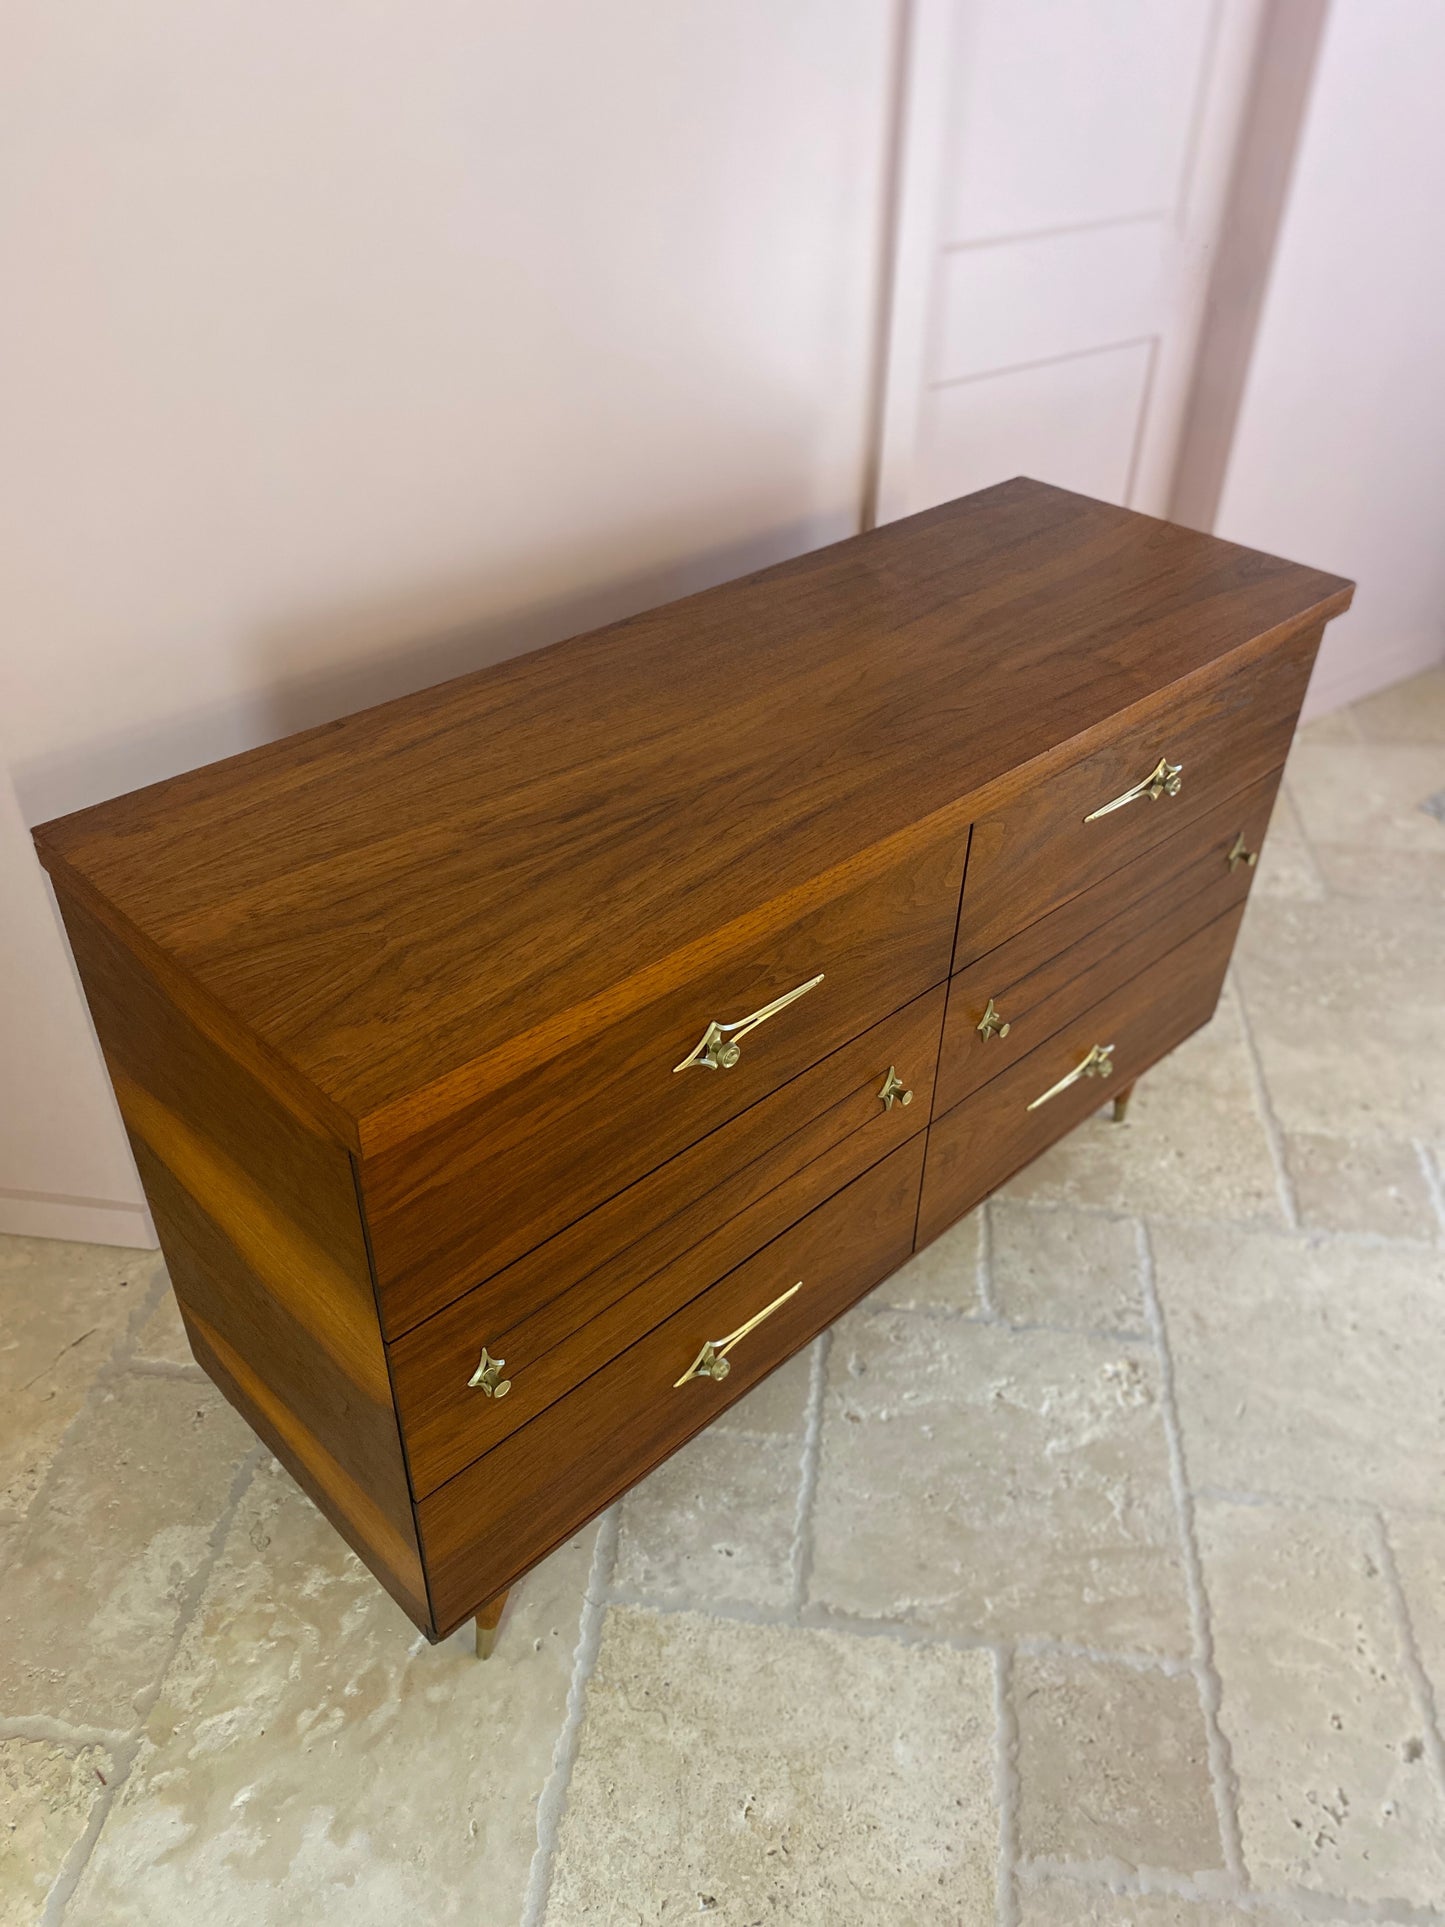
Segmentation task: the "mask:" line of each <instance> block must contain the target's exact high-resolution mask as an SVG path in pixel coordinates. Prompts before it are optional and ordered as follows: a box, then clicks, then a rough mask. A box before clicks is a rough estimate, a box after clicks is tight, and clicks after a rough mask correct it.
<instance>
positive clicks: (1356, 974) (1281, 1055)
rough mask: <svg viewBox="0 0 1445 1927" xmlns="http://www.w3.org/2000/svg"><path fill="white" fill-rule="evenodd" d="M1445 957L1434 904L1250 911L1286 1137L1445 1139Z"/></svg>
mask: <svg viewBox="0 0 1445 1927" xmlns="http://www.w3.org/2000/svg"><path fill="white" fill-rule="evenodd" d="M1442 834H1445V826H1442ZM1442 956H1445V908H1435V907H1433V906H1431V905H1430V904H1427V903H1420V902H1399V903H1394V904H1392V905H1391V906H1390V908H1389V910H1388V912H1385V911H1382V909H1381V908H1380V906H1379V905H1360V904H1357V903H1354V902H1350V901H1347V900H1344V899H1342V898H1338V897H1331V898H1329V899H1328V900H1327V901H1326V902H1324V903H1296V902H1284V901H1281V900H1278V899H1276V900H1273V901H1266V900H1264V899H1261V900H1259V901H1258V902H1252V903H1251V904H1250V906H1249V912H1248V914H1247V915H1246V917H1245V920H1244V926H1243V928H1242V930H1241V932H1240V938H1239V948H1238V950H1237V952H1236V954H1235V966H1234V967H1235V971H1236V974H1237V976H1238V978H1239V982H1240V985H1241V988H1242V990H1243V993H1244V999H1245V1003H1246V1006H1247V1008H1248V1010H1249V1014H1250V1019H1251V1022H1252V1024H1253V1028H1254V1034H1255V1041H1256V1043H1257V1044H1258V1047H1259V1056H1260V1063H1261V1065H1262V1066H1263V1070H1264V1076H1265V1081H1266V1083H1267V1085H1268V1087H1269V1094H1270V1100H1271V1103H1272V1104H1273V1107H1274V1111H1275V1114H1276V1116H1277V1117H1278V1119H1279V1121H1280V1124H1281V1125H1282V1126H1283V1128H1284V1129H1285V1130H1286V1131H1291V1132H1293V1131H1314V1132H1319V1133H1321V1134H1322V1135H1325V1136H1329V1135H1331V1134H1332V1133H1337V1132H1339V1131H1341V1130H1345V1131H1346V1132H1347V1133H1348V1135H1349V1136H1351V1137H1356V1138H1362V1137H1387V1138H1394V1139H1404V1140H1408V1139H1410V1138H1414V1137H1420V1136H1428V1137H1434V1136H1440V1135H1442V1134H1445V997H1442V996H1441V995H1440V959H1441V958H1442ZM1235 1215H1238V1214H1235Z"/></svg>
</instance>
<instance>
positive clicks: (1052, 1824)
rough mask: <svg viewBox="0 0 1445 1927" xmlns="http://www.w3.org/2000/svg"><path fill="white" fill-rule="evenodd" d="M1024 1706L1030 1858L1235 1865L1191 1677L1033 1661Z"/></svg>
mask: <svg viewBox="0 0 1445 1927" xmlns="http://www.w3.org/2000/svg"><path fill="white" fill-rule="evenodd" d="M1014 1704H1015V1706H1016V1707H1017V1709H1018V1713H1017V1717H1018V1756H1017V1770H1018V1788H1019V1794H1018V1803H1019V1804H1018V1844H1019V1851H1020V1853H1022V1854H1023V1855H1024V1856H1025V1857H1034V1856H1041V1857H1043V1858H1044V1859H1048V1860H1073V1861H1105V1860H1110V1861H1119V1862H1122V1863H1123V1864H1125V1865H1127V1866H1131V1867H1135V1868H1138V1867H1167V1868H1171V1869H1173V1870H1174V1871H1175V1872H1177V1873H1180V1874H1189V1875H1192V1874H1197V1873H1200V1872H1204V1871H1211V1870H1213V1869H1216V1868H1220V1867H1222V1866H1223V1865H1224V1857H1223V1851H1222V1848H1221V1845H1220V1839H1219V1822H1218V1819H1217V1817H1216V1815H1215V1811H1214V1794H1213V1789H1212V1787H1211V1784H1210V1778H1209V1754H1208V1740H1207V1736H1206V1733H1205V1729H1204V1715H1203V1713H1202V1711H1201V1709H1200V1702H1199V1690H1198V1687H1197V1686H1196V1684H1195V1681H1194V1677H1193V1675H1192V1674H1191V1673H1175V1674H1166V1673H1162V1672H1159V1671H1156V1670H1154V1669H1152V1668H1144V1667H1138V1666H1122V1665H1118V1664H1111V1663H1109V1662H1107V1661H1103V1660H1091V1659H1085V1658H1081V1657H1078V1656H1076V1655H1074V1654H1066V1653H1045V1654H1039V1653H1021V1654H1020V1655H1019V1658H1018V1661H1017V1663H1016V1665H1015V1669H1014Z"/></svg>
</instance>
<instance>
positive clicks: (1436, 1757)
mask: <svg viewBox="0 0 1445 1927" xmlns="http://www.w3.org/2000/svg"><path fill="white" fill-rule="evenodd" d="M1374 1527H1375V1538H1376V1541H1377V1544H1378V1546H1379V1557H1380V1570H1381V1571H1382V1572H1383V1573H1384V1575H1385V1584H1386V1585H1387V1586H1388V1588H1389V1592H1390V1603H1391V1605H1392V1606H1393V1607H1394V1609H1395V1618H1396V1620H1397V1621H1398V1622H1399V1630H1400V1644H1401V1647H1402V1649H1403V1651H1404V1655H1405V1672H1406V1675H1407V1676H1408V1678H1409V1681H1410V1687H1411V1690H1412V1691H1413V1693H1414V1695H1415V1698H1416V1700H1417V1701H1418V1703H1419V1707H1420V1718H1421V1720H1422V1722H1423V1723H1424V1727H1425V1747H1426V1751H1427V1752H1428V1753H1429V1755H1430V1766H1431V1769H1432V1771H1433V1772H1434V1775H1435V1786H1436V1790H1437V1792H1438V1793H1439V1795H1440V1797H1441V1799H1442V1800H1445V1740H1442V1737H1441V1732H1440V1708H1439V1706H1438V1704H1437V1703H1436V1699H1435V1691H1434V1688H1433V1687H1432V1686H1431V1684H1430V1676H1429V1674H1428V1673H1427V1672H1426V1671H1425V1663H1424V1661H1423V1660H1422V1659H1421V1657H1420V1647H1419V1643H1418V1641H1417V1640H1416V1638H1415V1622H1414V1620H1413V1619H1412V1618H1411V1617H1410V1603H1409V1601H1408V1600H1407V1599H1406V1597H1405V1588H1404V1586H1403V1585H1402V1584H1401V1582H1400V1569H1399V1567H1398V1565H1396V1563H1395V1548H1394V1546H1393V1545H1392V1544H1391V1542H1390V1533H1389V1528H1388V1527H1387V1526H1386V1524H1385V1520H1384V1516H1383V1514H1381V1513H1378V1512H1377V1513H1376V1514H1375V1515H1374Z"/></svg>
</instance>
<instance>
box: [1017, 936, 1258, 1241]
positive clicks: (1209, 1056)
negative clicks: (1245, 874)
mask: <svg viewBox="0 0 1445 1927" xmlns="http://www.w3.org/2000/svg"><path fill="white" fill-rule="evenodd" d="M1286 907H1289V908H1293V907H1294V906H1293V905H1289V906H1286ZM1003 1195H1004V1196H1005V1197H1006V1198H1034V1199H1038V1200H1041V1201H1044V1202H1047V1203H1055V1204H1083V1205H1102V1206H1104V1207H1105V1208H1106V1209H1108V1210H1111V1211H1119V1212H1125V1213H1129V1212H1136V1213H1137V1212H1145V1213H1149V1212H1159V1213H1162V1214H1164V1215H1166V1216H1169V1217H1184V1218H1200V1217H1203V1218H1231V1219H1235V1220H1237V1221H1238V1222H1240V1223H1243V1224H1261V1225H1266V1224H1280V1223H1282V1222H1283V1211H1282V1209H1281V1206H1280V1202H1279V1194H1278V1188H1277V1186H1276V1183H1275V1178H1274V1169H1273V1165H1272V1163H1271V1158H1270V1148H1269V1139H1268V1137H1267V1136H1266V1135H1265V1127H1264V1121H1263V1119H1262V1118H1261V1116H1260V1114H1259V1106H1258V1105H1257V1103H1256V1101H1255V1095H1254V1071H1253V1067H1252V1065H1251V1063H1250V1057H1249V1050H1248V1046H1247V1043H1246V1040H1245V1033H1244V1028H1243V1025H1242V1023H1241V1020H1240V1013H1239V1007H1238V1004H1237V1001H1236V999H1235V997H1234V994H1233V991H1232V989H1231V988H1230V987H1229V986H1228V985H1226V987H1225V991H1224V995H1223V997H1222V998H1221V999H1220V1004H1219V1008H1218V1010H1217V1011H1216V1012H1215V1015H1214V1017H1213V1019H1212V1021H1211V1022H1210V1023H1209V1024H1207V1025H1206V1026H1205V1027H1204V1029H1203V1030H1201V1031H1198V1032H1196V1034H1195V1035H1194V1036H1193V1037H1191V1038H1189V1039H1188V1040H1187V1041H1186V1042H1185V1043H1183V1044H1181V1045H1180V1047H1179V1049H1178V1050H1177V1051H1175V1052H1174V1054H1173V1055H1172V1056H1171V1057H1167V1058H1165V1060H1164V1062H1163V1063H1162V1064H1159V1065H1157V1066H1156V1068H1155V1069H1154V1070H1152V1071H1150V1073H1149V1075H1148V1076H1147V1077H1145V1078H1144V1079H1143V1080H1142V1081H1141V1083H1140V1084H1139V1087H1138V1089H1137V1090H1136V1091H1135V1093H1134V1098H1133V1101H1132V1103H1131V1105H1130V1107H1129V1113H1128V1116H1127V1118H1126V1119H1125V1121H1124V1122H1123V1123H1122V1124H1115V1123H1113V1122H1112V1121H1111V1120H1110V1117H1109V1115H1108V1113H1107V1111H1104V1112H1100V1113H1099V1114H1097V1115H1096V1116H1094V1117H1091V1118H1088V1119H1086V1120H1085V1122H1084V1123H1083V1124H1081V1125H1080V1126H1079V1127H1078V1129H1077V1130H1075V1131H1072V1132H1070V1134H1069V1136H1068V1137H1066V1138H1064V1139H1063V1141H1062V1142H1061V1143H1059V1144H1056V1145H1055V1146H1054V1147H1053V1149H1052V1150H1050V1151H1046V1152H1045V1153H1044V1155H1043V1156H1042V1157H1041V1158H1039V1159H1038V1160H1037V1162H1036V1163H1034V1164H1031V1165H1029V1166H1028V1168H1027V1169H1026V1170H1024V1171H1021V1172H1020V1173H1019V1175H1018V1176H1017V1177H1016V1178H1013V1179H1011V1180H1010V1182H1009V1183H1008V1184H1007V1185H1006V1186H1005V1187H1004V1192H1003Z"/></svg>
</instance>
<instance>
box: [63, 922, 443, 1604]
mask: <svg viewBox="0 0 1445 1927" xmlns="http://www.w3.org/2000/svg"><path fill="white" fill-rule="evenodd" d="M61 909H62V913H63V915H64V917H65V926H66V930H67V932H68V934H69V937H70V942H71V947H72V949H73V950H74V952H75V956H76V960H77V962H78V964H79V966H80V970H81V975H82V977H83V980H84V983H85V989H86V996H87V998H88V1000H89V1003H90V1009H91V1015H92V1017H93V1018H94V1020H95V1027H96V1031H97V1034H98V1035H99V1038H100V1042H101V1048H102V1049H103V1051H104V1053H105V1059H106V1066H107V1068H108V1070H109V1072H110V1076H111V1081H112V1083H113V1084H114V1086H115V1092H116V1096H117V1098H118V1100H119V1102H120V1108H121V1115H122V1116H123V1118H124V1120H125V1125H126V1129H127V1131H128V1132H129V1134H130V1141H131V1148H132V1149H133V1150H134V1152H135V1156H136V1162H137V1164H138V1166H139V1168H140V1173H141V1178H142V1181H143V1183H144V1185H145V1191H146V1197H147V1199H148V1201H149V1203H150V1207H151V1211H152V1213H153V1214H154V1217H155V1222H156V1230H157V1232H158V1233H159V1235H160V1240H161V1249H162V1251H163V1252H164V1254H165V1259H166V1265H167V1268H168V1270H169V1272H170V1276H171V1283H172V1286H173V1287H174V1289H175V1293H176V1296H177V1298H178V1300H179V1301H180V1305H181V1310H182V1313H183V1315H184V1316H185V1318H186V1322H187V1329H188V1331H189V1333H190V1336H191V1343H192V1347H193V1349H194V1350H195V1352H196V1356H197V1358H198V1359H199V1360H200V1362H201V1363H202V1364H203V1365H204V1366H205V1368H206V1369H207V1371H209V1372H210V1373H211V1376H212V1377H213V1378H214V1379H215V1380H216V1382H217V1384H218V1385H220V1387H221V1389H222V1390H223V1391H224V1392H225V1393H226V1395H227V1396H228V1397H229V1398H230V1399H231V1401H232V1403H233V1404H234V1405H236V1407H237V1408H238V1410H239V1411H240V1412H241V1413H242V1415H243V1416H244V1417H245V1418H246V1419H247V1420H248V1421H249V1422H250V1424H251V1425H252V1426H253V1427H254V1429H255V1430H256V1431H258V1432H259V1433H260V1434H261V1436H262V1437H263V1438H264V1439H265V1440H266V1441H267V1443H268V1444H269V1445H270V1446H271V1448H272V1450H273V1451H274V1452H275V1453H276V1454H277V1456H278V1457H279V1458H280V1459H281V1460H282V1462H283V1463H284V1464H285V1465H286V1467H287V1469H288V1470H289V1471H290V1472H291V1474H292V1476H293V1477H294V1478H295V1479H296V1480H297V1482H298V1483H299V1484H300V1485H302V1486H303V1487H304V1488H305V1490H306V1491H307V1492H308V1493H309V1494H310V1495H311V1497H312V1498H313V1499H314V1500H315V1501H316V1503H317V1505H319V1506H320V1507H321V1509H322V1511H323V1512H325V1513H326V1515H327V1517H328V1518H329V1519H330V1520H331V1521H332V1523H333V1524H334V1525H335V1526H336V1527H337V1529H338V1530H339V1531H340V1532H341V1533H342V1535H343V1536H344V1537H345V1538H346V1539H347V1540H348V1541H349V1542H350V1543H351V1545H352V1546H354V1547H355V1549H356V1551H357V1552H358V1553H360V1555H361V1556H362V1558H364V1559H365V1560H366V1562H367V1564H368V1565H369V1566H370V1567H371V1569H372V1571H373V1572H375V1573H376V1574H377V1576H378V1577H379V1578H380V1579H381V1581H382V1583H383V1584H384V1585H385V1586H386V1587H387V1588H388V1590H389V1591H390V1592H391V1593H392V1595H393V1597H395V1598H396V1599H397V1601H398V1602H399V1603H400V1604H401V1605H402V1606H403V1607H404V1608H405V1610H406V1611H407V1612H408V1613H409V1614H410V1615H411V1617H412V1618H413V1619H414V1620H415V1621H416V1623H417V1624H418V1625H419V1626H420V1627H421V1628H422V1629H423V1630H424V1631H426V1632H428V1633H430V1632H431V1631H432V1630H433V1629H432V1621H431V1611H430V1607H429V1605H428V1602H427V1594H426V1586H425V1582H424V1580H423V1577H422V1571H421V1561H420V1555H419V1553H418V1549H417V1540H416V1526H415V1521H414V1519H413V1515H412V1505H411V1493H410V1489H409V1485H408V1481H407V1473H406V1466H405V1462H404V1459H403V1456H402V1447H401V1435H400V1431H399V1429H398V1425H397V1418H396V1411H395V1408H394V1405H393V1403H392V1395H391V1378H390V1374H389V1371H388V1368H387V1361H386V1350H385V1347H384V1345H383V1343H382V1338H381V1327H380V1323H379V1320H378V1318H377V1310H376V1299H375V1294H374V1291H373V1288H372V1282H371V1273H370V1270H369V1268H368V1265H367V1258H366V1247H365V1243H364V1240H363V1237H362V1227H361V1214H360V1211H359V1209H358V1206H357V1201H356V1189H355V1183H354V1179H353V1176H352V1170H351V1164H350V1160H349V1159H348V1157H347V1155H346V1153H345V1152H344V1151H343V1150H342V1149H341V1148H340V1147H339V1146H338V1145H337V1144H335V1143H334V1142H333V1141H332V1140H331V1139H329V1138H326V1137H323V1136H320V1135H318V1134H316V1133H314V1132H311V1131H309V1130H307V1129H306V1128H305V1127H304V1126H302V1125H301V1124H299V1123H298V1122H297V1121H296V1120H295V1119H294V1118H292V1117H291V1116H290V1115H289V1113H288V1112H287V1111H286V1110H285V1109H283V1108H282V1107H281V1106H280V1105H278V1104H277V1103H275V1102H274V1100H273V1099H272V1098H270V1097H269V1096H268V1095H267V1093H266V1092H265V1091H263V1090H262V1089H261V1088H260V1087H259V1085H257V1084H255V1083H254V1082H253V1081H252V1079H251V1078H250V1077H249V1076H248V1075H247V1073H246V1072H245V1071H244V1070H242V1069H241V1067H240V1066H239V1065H236V1064H234V1063H232V1062H231V1061H230V1059H228V1058H227V1057H226V1056H225V1055H224V1054H223V1053H222V1052H220V1051H218V1050H216V1049H215V1048H214V1046H213V1045H211V1044H210V1043H209V1042H208V1040H207V1039H206V1038H204V1037H202V1036H201V1035H200V1034H199V1033H198V1032H197V1031H195V1030H194V1029H193V1028H192V1027H191V1025H190V1024H189V1023H188V1022H187V1021H186V1019H185V1018H184V1017H183V1016H182V1015H181V1013H180V1012H179V1011H178V1010H177V1009H176V1008H175V1006H174V1005H173V1004H172V1003H170V1001H169V1000H168V999H167V998H166V996H165V995H164V993H163V992H162V991H161V990H160V989H159V987H158V986H157V985H156V984H154V983H153V982H152V981H151V980H150V979H149V978H148V977H147V975H146V973H145V972H144V970H142V969H141V967H140V966H139V964H138V963H137V962H136V960H135V958H134V957H132V956H131V954H130V953H129V951H127V950H126V949H125V948H124V946H123V945H121V944H119V943H117V942H116V940H115V939H114V938H113V937H112V936H111V934H110V932H109V931H107V930H106V929H105V928H104V927H103V926H101V925H100V924H98V923H97V922H96V921H95V920H94V919H93V918H92V917H91V916H90V915H89V914H88V913H87V912H86V911H85V910H84V909H82V908H81V907H80V906H79V905H78V904H74V903H71V902H68V901H66V900H65V898H64V897H62V898H61Z"/></svg>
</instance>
